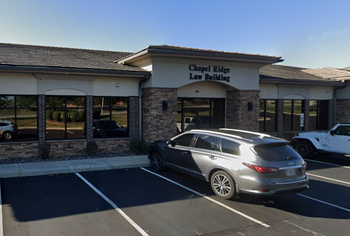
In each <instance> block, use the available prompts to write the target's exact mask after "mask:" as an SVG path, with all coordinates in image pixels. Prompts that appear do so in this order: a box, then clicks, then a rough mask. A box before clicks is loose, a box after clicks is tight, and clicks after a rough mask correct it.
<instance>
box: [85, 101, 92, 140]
mask: <svg viewBox="0 0 350 236" xmlns="http://www.w3.org/2000/svg"><path fill="white" fill-rule="evenodd" d="M85 113H86V116H85V119H86V120H85V122H86V123H85V127H86V129H85V135H86V141H87V142H88V143H89V142H92V141H93V140H94V134H93V98H92V96H91V95H88V96H86V108H85Z"/></svg>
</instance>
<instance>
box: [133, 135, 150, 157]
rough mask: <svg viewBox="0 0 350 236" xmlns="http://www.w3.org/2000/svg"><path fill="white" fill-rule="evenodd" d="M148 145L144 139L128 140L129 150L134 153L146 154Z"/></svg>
mask: <svg viewBox="0 0 350 236" xmlns="http://www.w3.org/2000/svg"><path fill="white" fill-rule="evenodd" d="M147 150H148V146H147V143H146V141H145V140H143V139H142V140H139V139H133V140H131V141H130V151H131V152H132V153H134V154H136V155H143V154H147Z"/></svg>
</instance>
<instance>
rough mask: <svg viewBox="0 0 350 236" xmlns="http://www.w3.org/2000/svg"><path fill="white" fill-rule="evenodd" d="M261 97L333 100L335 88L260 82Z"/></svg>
mask: <svg viewBox="0 0 350 236" xmlns="http://www.w3.org/2000/svg"><path fill="white" fill-rule="evenodd" d="M260 99H310V100H313V99H315V100H331V99H333V88H332V87H329V86H305V85H284V84H283V85H275V84H260Z"/></svg>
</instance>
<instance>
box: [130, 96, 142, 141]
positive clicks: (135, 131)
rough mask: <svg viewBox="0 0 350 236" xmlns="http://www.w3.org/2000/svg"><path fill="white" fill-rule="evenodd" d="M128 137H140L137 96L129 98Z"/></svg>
mask: <svg viewBox="0 0 350 236" xmlns="http://www.w3.org/2000/svg"><path fill="white" fill-rule="evenodd" d="M129 137H130V139H140V137H141V133H140V101H139V97H130V98H129Z"/></svg>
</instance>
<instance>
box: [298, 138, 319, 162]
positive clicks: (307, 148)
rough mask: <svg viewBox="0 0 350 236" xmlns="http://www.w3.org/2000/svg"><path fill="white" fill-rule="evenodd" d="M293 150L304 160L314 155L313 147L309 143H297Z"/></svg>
mask: <svg viewBox="0 0 350 236" xmlns="http://www.w3.org/2000/svg"><path fill="white" fill-rule="evenodd" d="M294 149H295V150H296V151H297V152H298V153H299V154H300V156H302V157H304V158H310V157H312V156H313V155H314V154H315V147H314V145H312V143H310V142H309V141H302V140H301V141H298V142H297V143H296V144H294Z"/></svg>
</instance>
